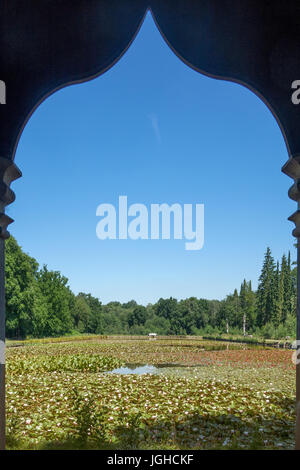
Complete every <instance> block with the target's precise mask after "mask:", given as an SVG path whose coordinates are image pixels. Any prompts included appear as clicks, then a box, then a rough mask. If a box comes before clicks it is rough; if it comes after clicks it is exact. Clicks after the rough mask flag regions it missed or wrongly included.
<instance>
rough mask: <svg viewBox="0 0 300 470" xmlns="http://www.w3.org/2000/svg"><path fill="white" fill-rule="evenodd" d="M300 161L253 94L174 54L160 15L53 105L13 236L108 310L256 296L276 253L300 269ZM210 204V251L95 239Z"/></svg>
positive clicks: (24, 161) (21, 191)
mask: <svg viewBox="0 0 300 470" xmlns="http://www.w3.org/2000/svg"><path fill="white" fill-rule="evenodd" d="M287 158H288V154H287V150H286V147H285V143H284V139H283V136H282V134H281V132H280V129H279V127H278V125H277V123H276V121H275V119H274V117H273V116H272V114H271V112H270V111H269V110H268V108H267V107H266V106H265V105H264V104H263V102H262V101H260V99H259V98H258V97H257V96H255V95H254V94H253V93H252V92H250V91H249V90H247V89H246V88H244V87H242V86H240V85H238V84H234V83H230V82H225V81H220V80H215V79H212V78H208V77H205V76H203V75H201V74H199V73H197V72H195V71H194V70H192V69H189V68H188V67H187V66H186V65H185V64H183V63H182V62H181V61H180V60H179V59H178V58H177V57H176V56H175V55H174V54H173V52H172V51H171V50H170V49H169V48H168V46H167V45H166V43H165V42H164V40H163V39H162V37H161V36H160V34H159V32H158V31H157V29H156V27H155V25H154V23H153V20H152V18H151V16H150V15H148V16H147V17H146V20H145V22H144V24H143V26H142V28H141V30H140V32H139V34H138V36H137V38H136V40H135V41H134V43H133V44H132V46H131V47H130V49H129V50H128V51H127V53H126V54H125V55H124V56H123V57H122V58H121V60H120V61H119V62H118V63H117V64H116V65H115V66H114V67H113V68H112V69H110V70H109V71H108V72H106V73H105V74H104V75H102V76H101V77H98V78H97V79H95V80H93V81H90V82H87V83H84V84H80V85H73V86H70V87H67V88H64V89H63V90H60V91H59V92H57V93H55V94H54V95H52V96H50V97H49V98H48V99H47V100H46V101H45V102H44V103H42V104H41V105H40V106H39V108H38V109H37V110H36V112H35V113H34V114H33V116H32V117H31V119H30V121H29V123H28V124H27V126H26V128H25V130H24V132H23V134H22V137H21V140H20V143H19V146H18V149H17V153H16V160H15V161H16V164H17V165H18V166H19V167H20V169H21V170H22V172H23V178H21V179H20V180H18V181H16V182H15V183H14V185H13V189H14V190H15V192H16V195H17V199H16V201H15V203H14V204H13V205H11V206H9V207H8V211H7V212H8V214H9V215H10V216H11V217H13V218H14V219H15V223H14V224H13V225H11V229H10V230H11V233H12V234H13V235H14V236H15V237H16V239H17V241H18V242H19V243H20V244H21V246H22V247H23V249H24V250H25V251H26V252H28V253H29V254H31V255H32V256H34V257H35V258H36V259H37V260H38V261H39V262H40V264H43V263H46V264H47V265H48V266H49V268H50V269H57V270H60V271H61V272H62V273H63V274H64V275H66V276H67V277H68V278H69V284H70V286H71V288H72V290H73V291H74V292H75V293H77V292H79V291H84V292H91V293H92V294H93V295H95V296H97V297H99V298H100V299H101V300H102V301H103V302H104V303H106V302H109V301H111V300H119V301H121V302H124V301H127V300H130V299H132V298H134V299H136V300H137V301H138V302H141V303H143V304H147V303H148V302H155V301H156V300H157V299H158V298H159V297H169V296H173V297H176V298H178V299H180V298H185V297H189V296H196V297H205V298H210V299H212V298H216V299H221V298H223V297H224V296H226V295H227V294H228V293H230V292H232V291H233V290H234V288H235V287H239V285H240V283H241V282H242V280H243V278H244V277H245V278H246V279H247V280H249V279H251V280H252V281H253V285H254V286H255V287H256V285H257V278H258V275H259V272H260V268H261V264H262V259H263V255H264V252H265V249H266V247H267V246H270V247H271V250H272V253H273V255H274V256H275V257H276V258H278V257H281V255H282V253H283V252H287V251H288V250H289V249H291V251H292V256H293V258H295V256H296V253H295V249H294V248H293V237H292V236H291V231H292V224H291V223H290V222H288V221H287V217H288V216H289V215H290V214H291V213H292V212H294V210H295V209H296V207H295V204H294V203H293V202H292V201H290V200H289V199H288V196H287V191H288V188H289V186H290V185H291V181H290V180H289V178H287V177H286V176H285V175H283V174H282V173H281V171H280V170H281V166H282V165H283V164H284V163H285V161H286V160H287ZM119 195H127V196H128V202H129V204H131V203H143V204H145V205H147V206H148V207H149V206H150V204H151V203H163V202H165V203H168V204H172V203H175V202H177V203H180V204H184V203H191V204H196V203H203V204H204V205H205V244H204V247H203V249H202V250H200V251H186V250H185V249H184V240H138V241H133V240H106V241H101V240H99V239H98V238H97V237H96V225H97V222H98V220H99V219H98V218H97V217H96V208H97V206H98V205H99V204H101V203H111V204H115V205H117V201H118V196H119Z"/></svg>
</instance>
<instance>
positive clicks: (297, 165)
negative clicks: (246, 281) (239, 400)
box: [282, 157, 300, 450]
mask: <svg viewBox="0 0 300 470" xmlns="http://www.w3.org/2000/svg"><path fill="white" fill-rule="evenodd" d="M282 171H283V173H285V174H286V175H288V176H290V178H293V179H294V184H293V186H292V187H291V188H290V189H289V193H288V194H289V197H290V198H291V199H293V200H294V201H296V202H297V203H298V209H297V211H296V212H294V214H292V215H291V216H290V217H289V220H290V221H291V222H294V224H295V226H296V227H295V228H294V230H293V236H294V237H296V238H297V332H296V339H297V346H296V347H297V356H298V360H299V363H297V364H296V450H300V354H299V352H300V157H298V158H291V159H290V160H288V161H287V163H286V164H285V165H284V166H283V168H282ZM297 362H298V361H297Z"/></svg>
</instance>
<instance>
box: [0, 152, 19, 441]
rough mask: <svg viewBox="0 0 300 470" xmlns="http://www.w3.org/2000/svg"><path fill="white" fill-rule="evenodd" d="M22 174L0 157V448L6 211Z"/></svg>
mask: <svg viewBox="0 0 300 470" xmlns="http://www.w3.org/2000/svg"><path fill="white" fill-rule="evenodd" d="M20 176H21V172H20V170H19V169H18V168H17V167H16V165H15V164H14V163H13V162H12V161H11V160H8V159H7V158H2V157H0V450H4V449H5V240H6V239H7V238H8V237H9V232H8V231H7V226H8V225H9V224H10V223H12V222H13V219H11V218H10V217H8V216H7V215H6V214H5V212H4V211H5V206H7V205H8V204H11V203H12V202H13V201H14V200H15V195H14V193H13V191H12V190H11V189H10V187H9V186H10V183H11V182H12V181H14V180H15V179H17V178H19V177H20Z"/></svg>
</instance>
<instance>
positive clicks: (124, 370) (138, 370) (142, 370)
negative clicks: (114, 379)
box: [107, 364, 157, 375]
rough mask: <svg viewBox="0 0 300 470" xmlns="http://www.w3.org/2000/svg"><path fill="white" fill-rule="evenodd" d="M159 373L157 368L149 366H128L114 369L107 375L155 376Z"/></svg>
mask: <svg viewBox="0 0 300 470" xmlns="http://www.w3.org/2000/svg"><path fill="white" fill-rule="evenodd" d="M155 372H157V367H155V366H149V365H148V364H145V365H142V366H136V365H128V364H127V366H125V367H119V368H118V369H113V370H110V371H109V372H107V374H138V375H141V374H155Z"/></svg>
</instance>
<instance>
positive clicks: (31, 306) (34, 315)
mask: <svg viewBox="0 0 300 470" xmlns="http://www.w3.org/2000/svg"><path fill="white" fill-rule="evenodd" d="M38 267H39V265H38V263H37V261H36V260H35V259H34V258H32V257H31V256H29V255H27V254H26V253H24V252H23V250H22V248H21V247H20V246H19V245H18V243H17V241H16V240H15V238H14V237H13V236H11V237H10V238H9V239H8V240H7V241H6V245H5V300H6V333H7V336H8V337H20V338H26V336H28V335H34V336H42V335H43V334H45V327H46V323H47V306H46V302H45V299H44V298H43V295H42V293H41V291H40V289H39V286H38V284H37V281H36V274H37V270H38Z"/></svg>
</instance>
